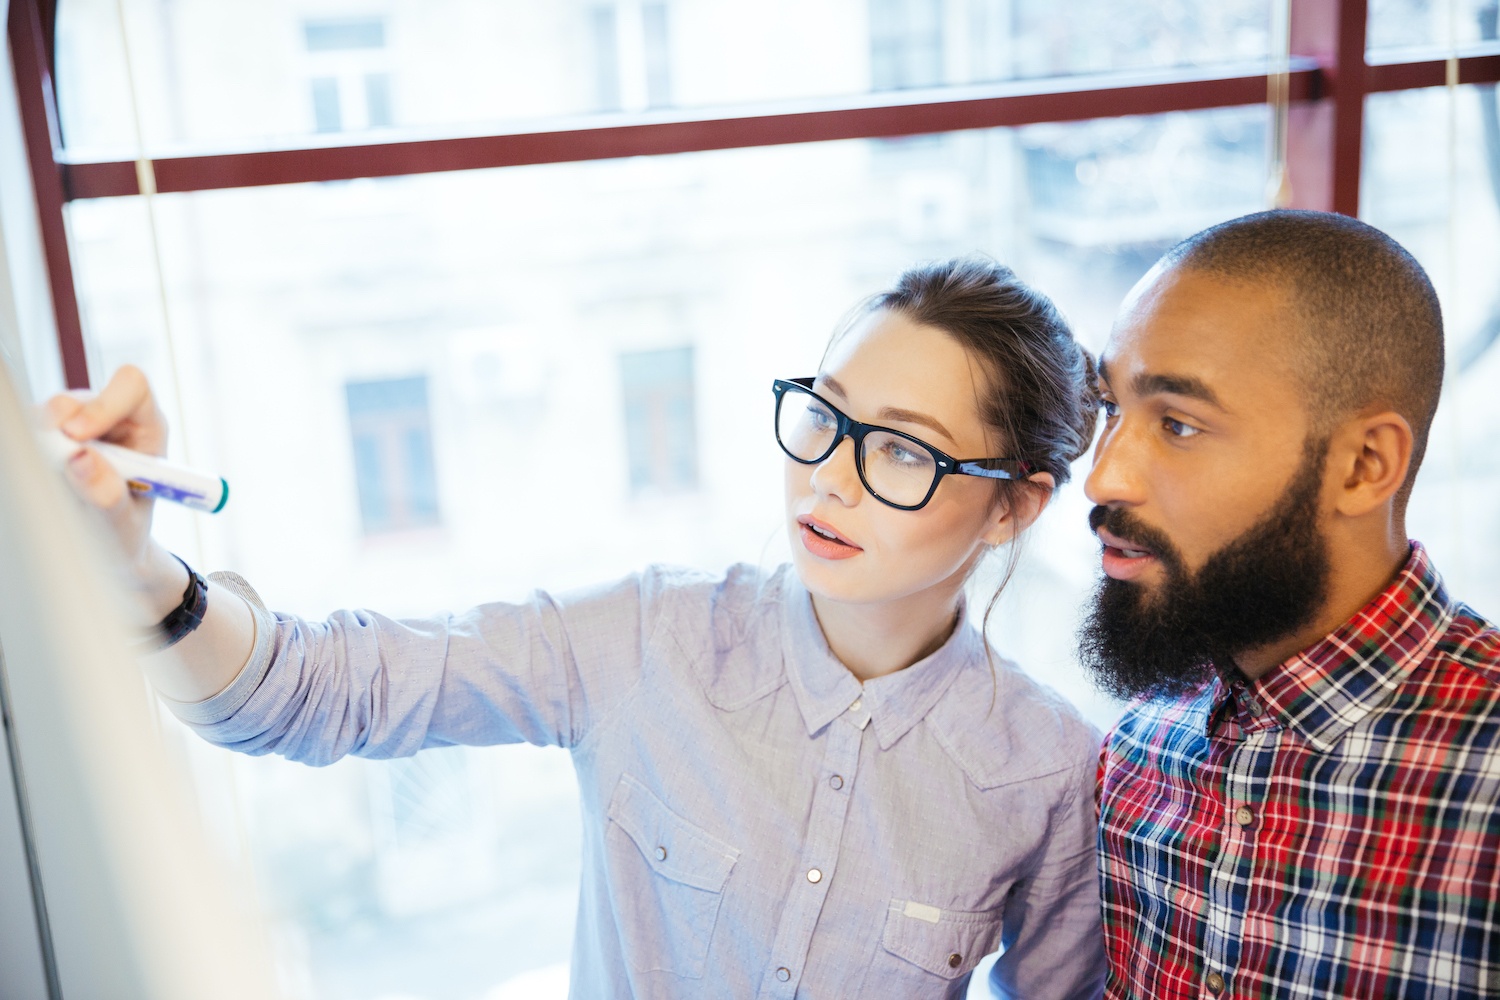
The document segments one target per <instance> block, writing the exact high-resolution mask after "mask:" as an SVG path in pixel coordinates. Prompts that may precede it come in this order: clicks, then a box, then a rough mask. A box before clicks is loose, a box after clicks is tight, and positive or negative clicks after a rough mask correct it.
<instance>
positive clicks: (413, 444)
mask: <svg viewBox="0 0 1500 1000" xmlns="http://www.w3.org/2000/svg"><path fill="white" fill-rule="evenodd" d="M344 391H345V397H346V398H347V400H348V404H349V435H350V437H351V438H352V439H353V446H354V471H355V480H356V483H357V485H358V488H359V512H360V518H361V520H362V522H363V524H364V530H365V534H367V535H374V534H380V533H382V532H389V531H402V530H407V529H410V528H421V527H427V526H430V525H434V524H437V523H438V501H437V475H436V471H435V467H434V463H433V458H432V418H431V414H430V411H429V410H428V406H427V378H426V377H425V376H419V377H416V378H403V379H391V380H388V381H381V382H351V383H349V384H348V385H346V386H345V387H344Z"/></svg>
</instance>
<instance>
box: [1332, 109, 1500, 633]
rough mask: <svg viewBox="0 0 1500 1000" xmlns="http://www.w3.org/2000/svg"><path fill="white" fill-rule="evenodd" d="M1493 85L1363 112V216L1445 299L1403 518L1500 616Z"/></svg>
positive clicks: (1499, 200) (1472, 595)
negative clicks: (1433, 392) (1417, 470)
mask: <svg viewBox="0 0 1500 1000" xmlns="http://www.w3.org/2000/svg"><path fill="white" fill-rule="evenodd" d="M1496 104H1497V102H1496V99H1495V88H1494V87H1472V86H1470V87H1458V88H1456V89H1455V90H1454V91H1453V92H1451V93H1450V92H1449V91H1447V90H1442V89H1434V90H1414V91H1407V92H1405V93H1400V94H1378V95H1375V96H1372V97H1370V98H1369V99H1368V101H1367V104H1366V118H1365V120H1366V123H1367V128H1368V131H1367V132H1366V137H1367V141H1366V145H1365V157H1366V159H1365V164H1366V165H1365V174H1364V178H1363V190H1362V198H1361V201H1362V204H1361V206H1360V214H1361V215H1362V216H1363V217H1364V218H1365V219H1367V220H1368V221H1369V222H1370V223H1371V224H1373V225H1376V226H1379V227H1380V228H1381V229H1384V230H1385V231H1386V232H1388V233H1390V234H1391V235H1392V236H1394V237H1395V238H1396V239H1398V240H1400V241H1401V243H1402V244H1403V245H1404V246H1405V247H1406V248H1407V249H1409V250H1410V251H1411V252H1412V253H1413V254H1414V255H1415V256H1416V257H1417V259H1418V260H1420V261H1421V262H1422V265H1423V267H1425V268H1426V269H1427V272H1428V274H1429V275H1431V277H1432V280H1433V284H1435V285H1436V286H1437V290H1438V295H1439V296H1440V297H1441V298H1442V301H1443V321H1444V325H1445V327H1446V332H1447V353H1448V376H1447V379H1446V381H1445V383H1444V386H1443V398H1442V402H1441V403H1440V404H1439V407H1438V414H1437V418H1436V420H1435V422H1434V424H1433V428H1432V434H1431V437H1430V439H1429V441H1428V445H1427V454H1426V457H1425V458H1424V460H1423V463H1422V472H1421V474H1420V475H1419V476H1418V478H1417V485H1416V489H1415V490H1414V491H1413V493H1412V498H1411V504H1410V508H1409V510H1408V514H1407V529H1408V531H1409V532H1410V534H1411V536H1412V537H1413V538H1418V539H1421V540H1422V541H1423V542H1424V543H1426V544H1427V546H1428V548H1429V549H1430V550H1431V551H1432V554H1433V557H1434V559H1435V561H1436V563H1437V566H1438V567H1439V569H1441V570H1442V572H1443V575H1444V577H1445V578H1446V579H1447V582H1448V587H1449V590H1450V591H1451V592H1452V593H1453V595H1454V596H1455V597H1458V598H1461V599H1462V600H1464V601H1467V602H1468V603H1470V604H1472V605H1473V606H1474V607H1475V609H1477V610H1478V611H1479V612H1480V613H1481V614H1483V615H1486V616H1487V617H1489V618H1490V619H1491V620H1493V619H1495V618H1496V617H1500V574H1497V573H1496V572H1495V562H1496V558H1497V556H1500V501H1497V499H1496V498H1497V497H1500V410H1497V409H1496V407H1495V385H1496V384H1497V382H1500V289H1497V285H1496V282H1495V262H1496V261H1497V260H1500V207H1497V206H1500V112H1497V107H1496Z"/></svg>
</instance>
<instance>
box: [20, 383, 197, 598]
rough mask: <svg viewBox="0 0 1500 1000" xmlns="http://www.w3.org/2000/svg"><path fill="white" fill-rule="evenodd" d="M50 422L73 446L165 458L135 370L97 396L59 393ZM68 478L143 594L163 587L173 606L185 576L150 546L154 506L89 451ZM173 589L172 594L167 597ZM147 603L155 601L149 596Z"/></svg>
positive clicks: (160, 420)
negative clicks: (104, 446) (104, 526)
mask: <svg viewBox="0 0 1500 1000" xmlns="http://www.w3.org/2000/svg"><path fill="white" fill-rule="evenodd" d="M46 412H47V418H48V420H49V422H50V423H51V424H52V425H54V426H56V427H59V428H61V430H62V432H63V433H64V434H66V435H67V436H68V437H70V438H72V439H73V440H75V441H81V442H86V441H94V440H98V441H107V442H109V443H110V444H115V445H119V446H121V447H124V448H130V449H133V450H135V451H139V452H144V453H145V454H147V455H155V456H158V457H161V456H165V455H166V452H167V420H166V417H165V416H164V415H163V414H162V411H161V407H160V406H159V405H157V402H156V397H155V396H154V395H153V394H152V392H151V384H150V383H149V382H148V381H147V380H146V375H145V373H144V372H142V371H141V370H140V369H139V368H137V367H135V366H134V365H125V366H123V367H122V368H120V369H119V370H118V371H116V372H115V373H114V375H113V376H112V377H111V378H110V380H109V384H107V385H106V386H105V387H104V388H103V389H102V390H100V391H99V392H98V393H97V394H90V393H86V392H77V393H62V394H60V395H57V396H53V397H52V398H51V399H49V400H47V403H46ZM68 475H69V478H70V479H72V481H73V484H74V486H75V487H76V488H77V490H78V492H79V493H80V494H82V495H83V498H84V499H85V500H86V501H88V502H89V503H90V504H92V505H93V506H95V507H97V508H98V509H99V510H100V511H101V512H102V513H103V515H104V519H105V521H106V522H107V523H108V524H109V526H110V528H111V529H113V531H114V533H115V536H116V537H117V538H118V539H119V542H120V547H121V549H122V552H123V555H124V556H125V559H126V561H127V563H128V564H129V567H130V569H131V571H132V572H133V573H134V575H135V576H136V577H137V580H138V582H139V584H140V585H141V587H142V589H144V590H146V591H147V593H148V595H149V594H152V593H154V591H155V590H157V589H158V588H159V587H165V588H166V590H165V592H164V593H163V595H162V596H163V599H165V598H166V597H168V596H170V597H171V598H172V599H171V603H170V604H168V607H171V606H173V605H175V604H176V601H177V599H178V598H180V596H181V591H182V583H181V582H180V581H181V580H185V579H186V575H185V574H184V573H183V572H182V571H181V569H180V567H177V563H176V560H175V559H172V558H171V557H170V555H168V554H167V552H166V550H164V549H162V548H161V547H160V546H158V545H155V544H154V543H153V542H152V541H151V513H152V509H153V507H154V504H155V501H154V500H152V499H151V498H150V497H143V496H137V495H136V494H135V493H133V492H132V491H131V490H130V488H129V487H128V486H126V485H125V480H124V479H123V478H122V477H121V476H120V474H119V473H118V472H116V471H115V470H114V469H113V468H112V467H111V466H110V464H109V463H108V462H106V461H105V460H104V459H103V458H101V457H100V455H99V453H98V452H96V451H95V450H94V449H92V448H86V449H84V450H83V451H82V452H80V453H79V454H78V455H77V456H75V457H74V458H73V459H72V460H71V461H70V462H69V463H68ZM174 586H175V589H176V595H175V596H173V595H171V593H170V592H171V590H172V589H173V587H174ZM147 603H148V604H153V605H154V604H158V603H160V602H159V601H156V600H152V599H150V598H149V597H148V602H147Z"/></svg>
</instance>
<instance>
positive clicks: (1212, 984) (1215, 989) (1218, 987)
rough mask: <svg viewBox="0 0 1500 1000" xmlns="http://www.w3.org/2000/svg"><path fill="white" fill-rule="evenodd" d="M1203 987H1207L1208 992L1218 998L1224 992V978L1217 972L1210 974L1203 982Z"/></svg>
mask: <svg viewBox="0 0 1500 1000" xmlns="http://www.w3.org/2000/svg"><path fill="white" fill-rule="evenodd" d="M1203 985H1204V986H1207V987H1208V992H1210V993H1212V994H1213V995H1214V996H1218V995H1219V994H1220V993H1223V992H1224V977H1223V976H1221V975H1219V974H1218V973H1217V972H1210V973H1209V974H1208V978H1207V979H1205V980H1203Z"/></svg>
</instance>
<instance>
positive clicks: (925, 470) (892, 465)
mask: <svg viewBox="0 0 1500 1000" xmlns="http://www.w3.org/2000/svg"><path fill="white" fill-rule="evenodd" d="M861 457H862V458H863V460H864V467H865V479H867V480H869V483H870V489H871V490H873V491H874V492H875V493H877V494H879V495H880V496H881V497H884V498H885V499H886V500H889V501H890V502H891V503H894V504H900V505H902V506H904V507H909V506H911V505H913V504H918V503H921V502H922V498H923V497H925V496H927V491H928V490H930V489H931V488H932V480H933V478H934V477H935V476H936V475H937V463H936V462H935V461H933V458H932V453H931V452H929V451H928V450H927V449H926V448H923V447H922V446H921V445H919V444H917V443H916V442H914V441H910V440H908V439H906V438H904V437H901V436H900V435H898V434H887V433H886V432H885V431H872V432H871V433H869V434H866V435H865V441H864V454H863V455H862V456H861Z"/></svg>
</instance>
